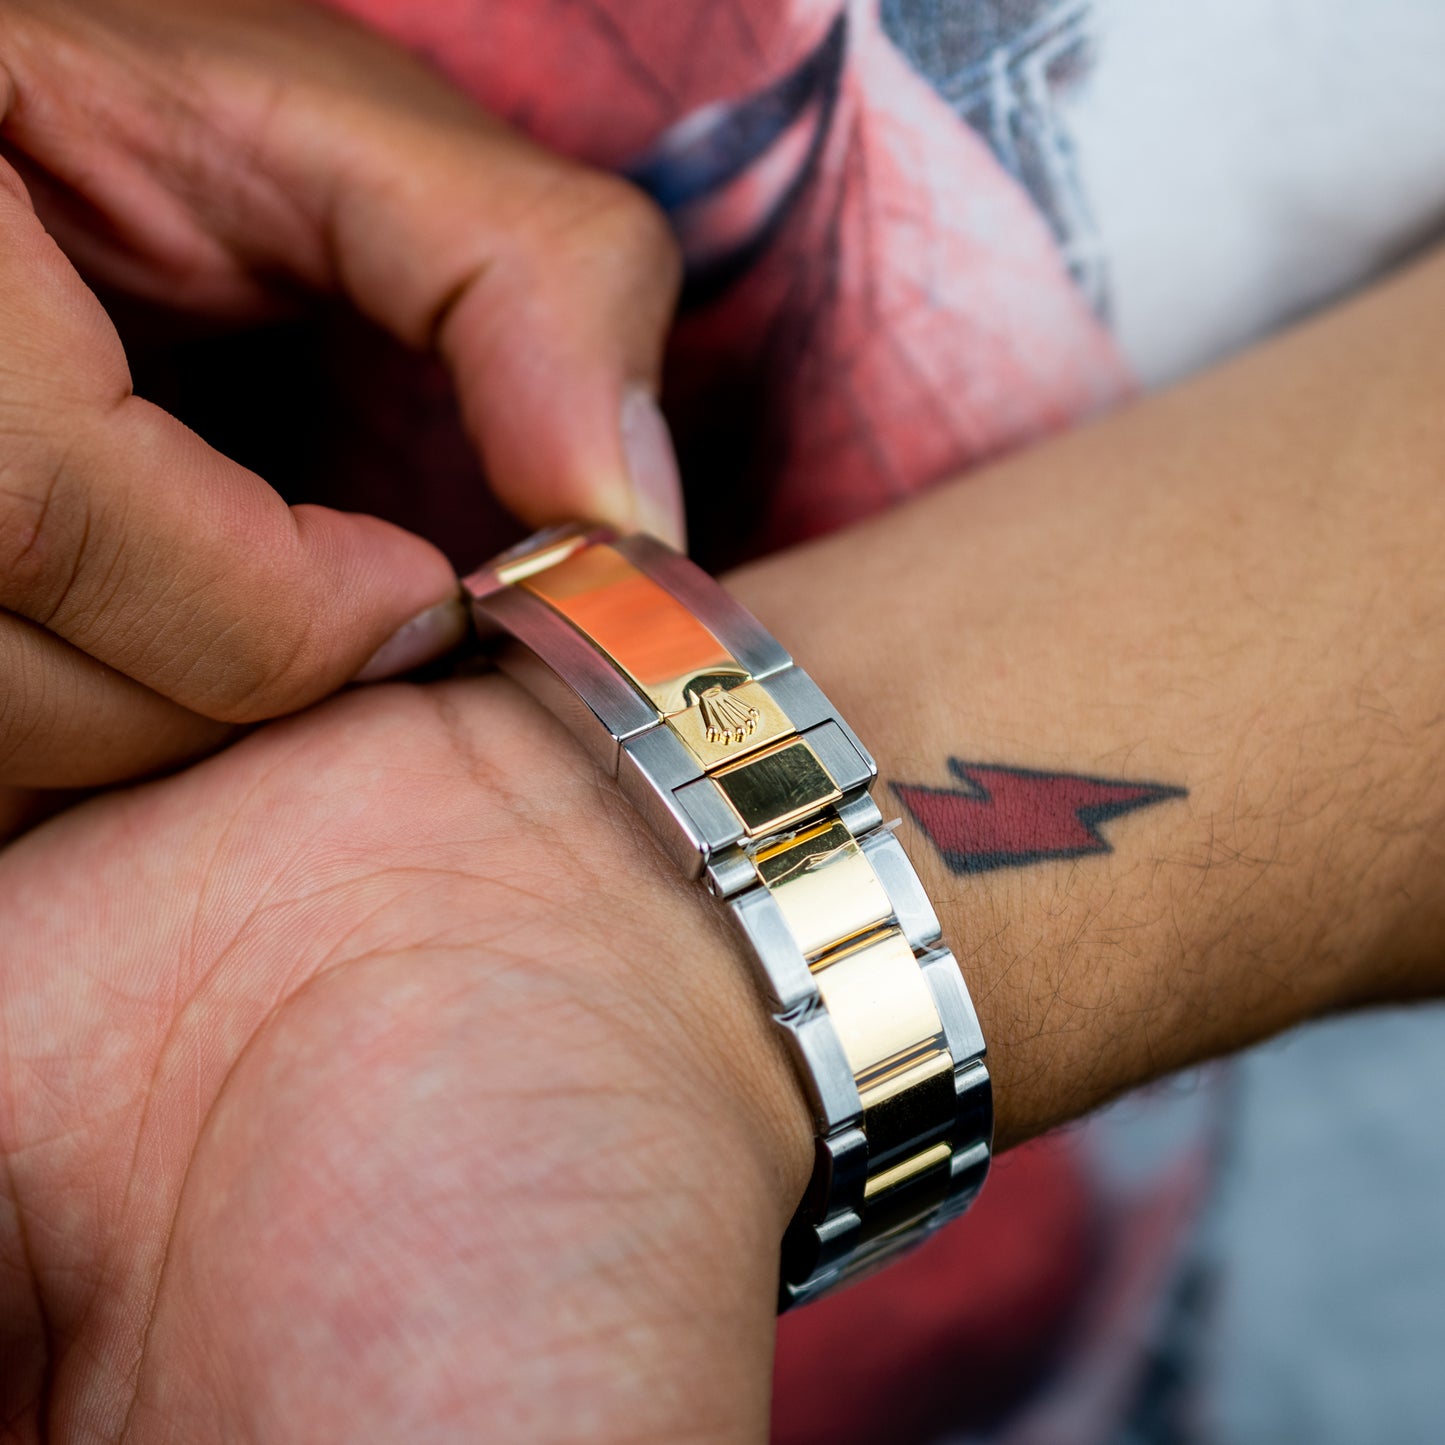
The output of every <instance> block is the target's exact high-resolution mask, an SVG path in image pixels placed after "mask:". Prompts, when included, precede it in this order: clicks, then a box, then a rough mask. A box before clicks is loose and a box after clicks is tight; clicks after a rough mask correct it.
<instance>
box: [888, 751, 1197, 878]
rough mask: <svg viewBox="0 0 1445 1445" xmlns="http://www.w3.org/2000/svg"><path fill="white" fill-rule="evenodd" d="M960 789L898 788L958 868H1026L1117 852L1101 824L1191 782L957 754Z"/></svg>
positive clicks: (1176, 793)
mask: <svg viewBox="0 0 1445 1445" xmlns="http://www.w3.org/2000/svg"><path fill="white" fill-rule="evenodd" d="M948 769H949V771H950V772H951V773H952V774H953V776H954V777H955V778H957V779H958V780H959V783H960V784H961V786H960V787H957V788H925V787H917V786H914V785H912V784H909V783H895V784H894V785H893V791H894V792H895V793H896V794H897V795H898V798H899V801H900V802H901V803H902V804H903V806H904V807H905V808H907V809H908V812H909V814H910V815H911V816H912V818H913V821H914V822H915V823H917V824H918V826H919V827H920V828H922V829H923V831H924V832H925V833H926V834H927V835H928V838H929V841H930V842H932V844H933V846H934V847H935V848H937V849H938V851H939V852H940V853H941V854H942V855H943V857H944V860H945V861H946V862H947V864H948V866H949V867H950V868H951V869H952V870H953V871H954V872H955V873H984V872H987V871H988V870H989V869H991V868H1014V867H1021V866H1023V865H1024V864H1026V863H1038V862H1041V861H1043V860H1044V859H1046V858H1079V857H1082V856H1083V855H1084V854H1086V853H1112V852H1113V851H1114V850H1113V849H1112V848H1111V847H1110V845H1109V843H1108V841H1107V840H1106V839H1105V838H1104V837H1103V836H1102V834H1100V832H1099V824H1100V823H1106V822H1108V820H1109V819H1110V818H1117V817H1119V816H1120V814H1122V813H1132V812H1133V811H1134V810H1135V809H1136V808H1147V807H1149V806H1151V805H1152V804H1154V803H1162V802H1164V801H1165V799H1167V798H1183V797H1187V796H1188V790H1187V789H1185V788H1175V787H1170V786H1168V785H1166V784H1163V783H1132V782H1124V781H1120V780H1118V779H1115V778H1090V777H1085V776H1084V775H1083V774H1081V773H1046V772H1036V771H1034V770H1033V769H1031V768H1002V767H996V766H993V765H991V764H988V763H966V762H963V761H961V760H960V759H958V758H950V759H949V761H948Z"/></svg>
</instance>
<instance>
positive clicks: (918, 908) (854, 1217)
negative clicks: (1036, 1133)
mask: <svg viewBox="0 0 1445 1445" xmlns="http://www.w3.org/2000/svg"><path fill="white" fill-rule="evenodd" d="M466 587H467V590H468V592H469V593H470V595H471V601H472V611H473V615H474V617H475V620H476V624H477V630H478V633H479V635H480V636H481V638H482V640H483V642H484V644H486V645H487V646H488V647H489V649H490V650H491V651H492V652H493V654H494V656H495V658H496V661H497V663H498V665H499V666H500V667H501V668H502V669H503V670H504V671H506V672H508V673H510V674H511V675H512V676H513V677H515V678H516V679H517V680H518V681H519V682H521V684H522V685H523V686H524V687H526V688H527V690H528V691H530V692H531V693H533V694H534V695H535V696H536V697H537V698H538V699H539V700H540V701H542V702H543V703H544V704H545V705H546V706H548V707H549V708H550V709H551V710H552V711H553V712H555V713H556V714H557V715H558V716H559V717H561V718H562V719H563V721H564V722H567V723H569V724H570V725H571V726H572V728H573V730H574V731H575V732H576V733H577V735H578V737H579V738H580V739H581V741H582V742H583V743H584V745H586V746H587V747H588V749H589V751H591V753H592V754H593V756H594V757H595V758H596V759H597V760H598V761H599V762H600V763H601V765H602V766H603V767H604V768H605V769H606V771H607V772H608V773H609V774H610V775H611V776H613V777H615V778H616V779H617V781H618V783H619V785H620V787H621V790H622V792H623V794H624V795H625V796H626V797H627V798H628V799H629V800H630V801H631V802H632V804H633V805H634V806H635V807H636V808H637V809H638V810H639V811H640V812H641V813H642V815H643V817H644V818H645V819H646V820H647V821H648V823H649V824H650V825H651V827H652V829H653V831H654V832H655V833H656V835H657V837H658V839H659V841H660V843H661V845H662V847H663V849H664V850H665V851H666V852H667V853H668V854H669V855H670V856H671V857H672V858H674V859H675V860H676V861H677V863H678V865H679V866H680V867H681V868H682V870H683V871H684V873H685V874H686V875H687V876H688V877H690V878H705V879H706V881H707V884H708V886H709V887H710V888H711V890H712V892H713V893H714V894H715V895H716V896H717V897H718V898H719V899H721V900H722V901H723V903H724V904H725V905H726V906H727V908H728V909H729V910H730V911H731V913H732V916H733V917H734V919H736V921H737V923H738V925H739V926H740V927H741V929H742V932H743V935H744V937H745V939H746V941H747V942H748V944H749V945H750V950H749V951H750V953H751V955H752V959H753V961H754V964H755V972H756V975H757V981H758V984H759V986H760V988H761V990H762V993H763V995H764V998H765V1000H766V1003H767V1007H768V1008H769V1010H770V1011H771V1012H772V1015H773V1017H774V1019H775V1020H776V1021H777V1024H778V1026H779V1027H780V1028H781V1029H782V1030H783V1031H784V1033H785V1034H786V1036H787V1039H788V1042H789V1044H790V1045H791V1049H792V1054H793V1057H794V1059H795V1061H796V1064H797V1068H798V1075H799V1078H800V1080H801V1082H802V1085H803V1088H804V1090H805V1091H806V1093H807V1096H808V1100H809V1103H810V1104H811V1106H812V1111H813V1118H814V1121H815V1124H816V1127H817V1133H818V1137H817V1153H816V1161H815V1164H814V1169H813V1177H812V1182H811V1183H810V1185H809V1188H808V1192H807V1194H806V1196H805V1197H804V1199H803V1202H802V1204H801V1205H800V1206H799V1209H798V1213H797V1215H796V1217H795V1219H794V1221H793V1223H792V1225H791V1227H790V1228H789V1230H788V1233H787V1236H786V1238H785V1239H784V1241H783V1259H782V1284H781V1291H780V1302H781V1307H782V1308H787V1307H788V1306H789V1305H792V1304H796V1303H800V1302H802V1301H805V1300H809V1299H812V1298H814V1297H816V1296H817V1295H819V1294H822V1293H823V1292H824V1291H825V1290H828V1289H830V1288H832V1287H833V1286H835V1285H837V1284H840V1283H842V1282H844V1281H846V1280H848V1279H851V1278H854V1277H855V1276H857V1275H859V1274H861V1273H863V1272H865V1271H867V1270H869V1269H871V1268H872V1267H874V1266H875V1265H877V1264H879V1263H881V1262H882V1261H883V1260H885V1259H886V1258H888V1257H889V1256H891V1255H893V1254H895V1253H897V1252H898V1251H900V1250H902V1249H904V1248H906V1247H907V1246H909V1245H911V1244H914V1243H916V1242H917V1241H918V1240H919V1239H921V1238H922V1237H923V1236H924V1235H926V1234H928V1233H929V1232H931V1231H932V1230H933V1229H935V1228H937V1227H938V1226H939V1225H941V1224H944V1223H946V1222H947V1221H948V1220H950V1219H952V1218H954V1217H955V1216H957V1215H959V1214H961V1213H962V1212H963V1211H964V1210H965V1209H966V1208H967V1207H968V1206H969V1204H970V1203H972V1201H973V1199H974V1196H975V1195H976V1194H977V1193H978V1191H979V1188H980V1186H981V1185H982V1183H983V1179H984V1175H985V1174H986V1173H987V1171H988V1163H989V1153H990V1149H991V1146H992V1136H993V1095H992V1090H991V1087H990V1084H989V1077H988V1070H987V1068H986V1067H985V1066H984V1062H983V1056H984V1044H983V1036H982V1034H981V1033H980V1031H979V1026H978V1019H977V1016H976V1015H975V1013H974V1009H973V1004H972V1002H971V1000H970V999H969V996H968V990H967V989H966V988H965V987H964V984H963V979H962V977H961V976H960V974H959V971H958V966H957V964H956V963H955V961H954V958H953V955H952V954H951V953H950V952H949V951H948V949H947V948H946V947H945V946H944V944H943V942H942V938H941V933H940V929H939V923H938V919H937V917H936V916H935V914H934V911H933V908H932V906H931V905H930V903H929V901H928V898H927V896H926V894H925V893H924V891H923V886H922V884H921V883H920V882H919V879H918V875H917V874H916V873H915V872H914V870H913V866H912V864H910V863H909V861H908V858H907V855H906V854H905V853H904V851H903V848H902V846H901V845H900V844H899V842H898V840H897V839H896V838H895V837H894V836H893V832H892V830H891V829H890V828H889V827H887V826H885V824H884V821H883V817H882V815H881V814H880V813H879V811H878V808H877V807H876V806H875V805H874V802H873V800H872V797H871V796H870V794H871V790H872V787H873V784H874V781H875V779H876V777H877V768H876V766H875V764H874V762H873V759H872V758H871V757H870V756H869V755H868V753H867V751H866V750H865V749H864V747H863V745H862V744H861V743H860V742H859V741H858V739H857V738H856V737H855V736H854V735H853V731H852V729H851V728H849V726H848V725H847V723H845V722H844V721H843V719H842V718H840V717H839V716H838V714H837V712H836V711H834V709H833V706H832V704H831V703H829V701H828V699H827V698H826V697H824V696H823V694H822V693H821V692H820V691H819V690H818V688H817V686H816V685H815V684H814V683H813V681H812V679H811V678H809V677H808V675H807V674H806V673H805V672H804V671H803V670H802V669H801V668H799V667H795V666H794V665H793V660H792V658H791V657H790V656H789V655H788V654H787V653H786V652H785V651H784V650H783V648H782V647H781V646H780V645H779V644H778V642H777V641H776V640H775V639H774V638H773V637H772V636H771V635H770V634H769V633H768V632H767V631H765V630H764V628H763V627H762V625H761V624H760V623H759V622H758V621H757V620H756V619H755V618H753V617H752V616H751V615H750V614H749V613H748V612H746V611H745V610H744V609H743V608H742V607H741V606H739V604H738V603H737V602H735V601H734V600H733V599H732V598H731V597H730V596H728V594H727V593H726V592H724V591H723V589H722V588H721V587H720V586H719V585H718V584H717V583H716V582H714V581H713V580H712V579H711V578H710V577H709V576H708V575H707V574H706V573H704V572H703V571H702V570H701V569H700V568H698V567H696V566H694V565H693V564H692V563H691V562H689V561H688V560H687V559H686V558H685V557H682V556H680V555H679V554H678V553H676V552H674V551H672V550H671V549H670V548H668V547H666V546H664V545H663V544H662V543H661V542H658V541H655V540H654V539H652V538H650V537H646V536H641V535H638V536H629V537H622V538H617V537H614V536H613V535H612V534H610V533H606V532H599V531H590V532H589V531H584V530H582V529H579V528H572V529H560V530H554V531H551V532H545V533H542V534H539V535H538V536H536V537H533V538H531V539H530V540H529V541H527V542H524V543H523V544H522V545H521V546H520V547H517V548H514V549H513V550H512V551H510V552H508V553H505V554H504V555H503V556H501V557H499V558H497V559H496V560H495V561H494V562H492V563H490V564H488V566H486V567H484V568H482V570H481V571H479V572H477V573H476V574H475V575H474V576H472V577H469V578H468V579H467V582H466Z"/></svg>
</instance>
